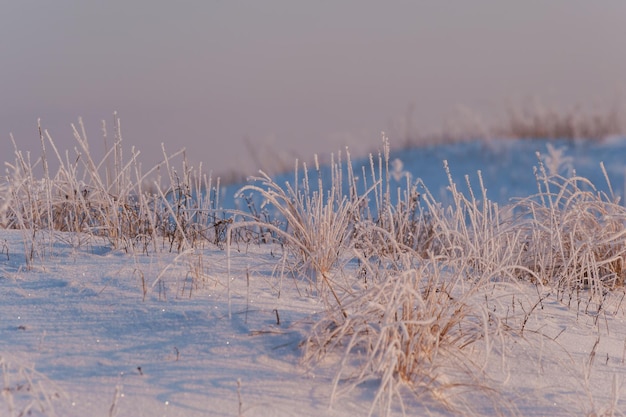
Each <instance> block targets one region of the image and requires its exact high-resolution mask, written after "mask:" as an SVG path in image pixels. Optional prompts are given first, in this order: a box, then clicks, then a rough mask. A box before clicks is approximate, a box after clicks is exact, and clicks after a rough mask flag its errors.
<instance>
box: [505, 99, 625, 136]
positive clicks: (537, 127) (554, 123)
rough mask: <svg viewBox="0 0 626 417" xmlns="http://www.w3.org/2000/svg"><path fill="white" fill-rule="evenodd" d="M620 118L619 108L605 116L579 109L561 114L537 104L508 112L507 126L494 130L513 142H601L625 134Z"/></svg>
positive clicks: (603, 113) (614, 107) (609, 111)
mask: <svg viewBox="0 0 626 417" xmlns="http://www.w3.org/2000/svg"><path fill="white" fill-rule="evenodd" d="M620 116H621V115H620V109H619V107H618V106H613V107H612V108H610V109H609V110H608V111H603V112H589V111H583V109H582V108H580V107H579V106H578V107H574V108H572V109H569V110H566V111H559V110H556V109H554V108H550V107H546V106H544V105H542V104H540V103H537V102H536V103H533V104H532V105H528V106H526V107H523V108H521V109H519V108H518V109H509V110H508V122H507V123H506V124H505V125H504V126H503V127H500V128H496V129H494V134H495V135H498V136H502V137H512V138H531V139H537V138H542V139H563V138H567V139H595V140H600V139H603V138H605V137H607V136H610V135H616V134H619V133H623V132H624V126H623V124H622V120H621V118H620Z"/></svg>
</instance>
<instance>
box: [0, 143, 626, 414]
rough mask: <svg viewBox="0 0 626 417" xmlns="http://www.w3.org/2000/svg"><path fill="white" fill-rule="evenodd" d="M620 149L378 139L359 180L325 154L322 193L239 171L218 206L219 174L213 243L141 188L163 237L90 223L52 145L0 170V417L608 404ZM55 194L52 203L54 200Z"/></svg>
mask: <svg viewBox="0 0 626 417" xmlns="http://www.w3.org/2000/svg"><path fill="white" fill-rule="evenodd" d="M537 151H539V152H541V153H542V155H543V156H542V160H543V163H544V164H543V165H540V164H539V160H538V159H537V155H536V152H537ZM48 156H49V155H48ZM83 156H84V154H83ZM624 157H626V140H625V139H624V138H608V139H607V140H605V141H602V142H585V141H577V142H571V141H570V142H568V141H552V142H547V141H531V140H508V141H501V142H498V141H492V142H469V143H459V144H448V145H440V146H432V147H428V148H416V149H410V150H405V151H395V152H392V153H391V155H390V156H389V157H388V160H389V173H386V171H385V168H384V160H385V159H386V158H385V155H384V150H383V155H382V157H381V160H382V161H383V164H382V165H380V166H379V165H378V162H377V161H378V155H374V157H373V163H372V164H373V167H374V168H373V171H375V172H374V174H372V173H371V172H370V169H371V165H370V160H368V159H365V160H363V161H349V160H348V158H345V155H344V160H343V161H342V162H341V166H342V167H344V166H346V165H348V162H349V163H350V164H352V165H353V169H352V172H356V173H357V174H355V177H354V178H348V177H349V176H350V174H348V173H346V172H347V170H344V171H341V170H340V171H341V172H343V174H342V175H345V177H344V178H342V179H341V180H337V177H336V176H337V175H339V174H338V171H333V170H331V169H330V168H328V167H326V168H320V171H324V172H326V174H327V175H326V174H323V175H322V177H324V176H327V177H328V178H325V181H326V182H325V183H324V184H323V185H322V187H319V185H318V183H317V175H315V176H313V175H312V176H311V178H310V182H311V184H314V185H315V187H313V185H308V184H307V180H306V179H305V178H304V175H303V173H302V171H301V172H299V174H298V175H300V177H298V178H297V179H295V178H294V173H291V174H285V176H284V177H283V176H279V177H277V178H275V179H273V180H271V179H268V182H267V183H266V184H261V183H259V182H257V183H251V185H250V186H249V188H248V189H245V190H243V192H242V195H243V196H246V195H250V197H249V199H248V203H246V202H244V201H242V200H239V201H238V202H237V203H236V202H235V200H234V197H233V196H234V194H235V191H236V190H237V189H238V188H240V187H241V186H243V185H244V184H241V185H239V186H228V187H222V188H221V197H222V200H221V202H220V203H219V205H220V207H219V209H220V210H223V212H221V213H223V214H222V216H223V217H222V218H223V219H226V220H227V221H225V222H223V223H219V221H216V220H215V218H214V219H213V223H211V224H212V227H213V229H214V231H215V233H214V235H215V236H217V235H218V233H217V228H218V227H217V224H218V223H219V224H220V225H225V226H230V227H232V229H231V232H232V233H231V235H230V236H231V238H232V239H231V240H230V241H229V240H228V239H227V238H226V236H227V233H226V229H220V230H221V232H220V233H222V234H221V235H220V236H218V237H217V238H216V241H217V244H216V243H215V242H213V241H211V239H203V238H202V236H204V235H202V233H199V232H198V233H196V232H197V230H196V232H192V231H191V227H190V228H188V229H184V226H185V225H183V224H182V220H181V219H187V220H188V219H189V217H185V215H182V214H181V213H183V212H185V213H187V212H188V210H189V206H185V205H182V204H178V205H177V202H178V203H180V201H181V200H180V198H178V199H177V197H175V196H174V197H172V195H169V197H168V196H166V195H165V194H166V193H165V192H164V193H163V194H162V195H163V196H164V197H165V198H166V200H167V201H169V202H170V203H171V205H170V206H169V207H165V208H164V209H163V211H161V212H157V209H156V208H154V206H149V205H146V206H145V208H147V207H152V208H151V209H146V212H145V213H144V212H141V213H142V216H147V217H149V215H150V213H152V214H155V217H154V218H156V215H161V216H162V217H163V216H164V217H170V219H169V220H167V221H165V222H164V223H167V224H169V226H167V227H170V228H171V227H174V228H175V230H178V231H179V230H181V229H184V233H182V234H176V233H177V232H175V231H174V232H172V231H171V230H173V229H167V227H165V226H163V228H162V229H161V230H162V231H165V232H166V231H167V230H170V234H169V235H167V233H165V235H163V234H161V235H157V234H156V232H155V231H154V230H152V229H150V231H148V230H147V229H146V231H145V233H144V234H141V233H135V234H134V235H132V236H130V237H128V236H126V238H128V239H124V238H120V237H119V236H117V235H115V236H114V235H113V234H112V232H111V230H112V229H107V230H105V231H104V232H103V231H102V230H103V229H98V228H97V227H95V226H94V223H93V222H95V221H97V220H98V219H100V217H99V215H95V214H93V213H94V210H95V211H97V210H99V209H97V208H94V206H96V204H95V203H94V201H95V200H90V199H91V198H92V197H91V196H92V195H94V197H93V198H94V199H95V198H96V197H95V193H96V191H94V190H95V189H96V185H95V184H96V183H97V182H98V181H97V180H94V175H93V174H94V172H95V171H96V170H102V169H104V167H105V166H106V165H107V164H102V165H100V166H97V167H96V166H95V165H97V164H95V165H94V166H92V167H91V168H89V166H91V165H89V163H85V165H84V166H88V168H85V169H86V170H87V171H86V172H88V174H87V175H82V174H80V172H81V171H80V169H81V168H80V167H83V165H82V162H81V163H76V164H74V163H73V162H72V161H74V159H73V157H69V158H65V157H64V156H63V157H59V160H64V161H65V160H66V161H68V162H67V164H66V165H63V166H64V168H62V169H61V171H62V172H61V173H60V174H50V173H48V174H46V173H45V171H46V169H47V168H46V166H45V165H44V164H42V165H39V167H40V168H43V170H42V172H44V173H43V174H41V175H40V176H39V177H38V178H39V179H33V178H32V176H31V177H29V175H31V174H32V173H33V172H35V170H31V169H29V167H27V166H26V167H24V166H23V167H22V168H20V167H19V163H18V162H16V163H13V162H11V164H10V165H8V166H7V172H8V174H7V179H6V180H5V181H4V182H3V183H2V185H1V187H2V188H0V192H2V195H3V197H2V200H1V201H0V202H1V203H2V213H1V214H2V222H3V224H4V225H5V226H6V228H3V229H0V299H1V302H0V377H1V384H2V395H1V396H0V415H2V416H11V417H14V416H27V415H30V416H63V417H73V416H76V417H84V416H102V417H112V416H150V417H153V416H169V417H194V416H312V417H313V416H315V417H317V416H351V417H352V416H364V415H393V416H396V415H407V416H430V415H432V416H456V415H476V416H500V415H503V416H509V415H519V416H600V415H602V416H621V415H624V414H626V385H625V384H626V363H625V361H626V314H625V312H626V302H624V296H625V292H624V285H623V284H624V278H625V277H626V269H623V268H624V256H626V236H624V235H626V231H625V229H624V225H625V224H626V223H625V222H626V209H624V207H623V205H621V204H622V203H621V202H620V203H618V202H617V200H616V199H617V197H618V196H620V195H622V194H623V193H624V192H623V190H624V172H625V168H626V164H625V163H624ZM115 158H117V156H116V157H115ZM18 159H19V158H18ZM83 159H84V158H83ZM444 160H447V164H448V166H449V168H450V171H451V175H452V179H453V183H454V186H451V185H450V183H449V179H448V176H447V173H446V170H445V169H444V165H443V161H444ZM116 161H117V159H116ZM131 161H132V158H131ZM602 161H603V162H604V166H605V171H606V172H607V173H608V176H609V177H610V179H611V184H612V193H611V191H610V190H609V188H608V186H607V185H606V180H605V175H604V173H603V170H602V168H601V166H600V162H602ZM334 162H335V163H337V161H336V160H334ZM33 164H34V161H33ZM361 165H363V166H364V167H365V169H361ZM112 166H113V164H111V167H112ZM71 167H78V168H77V169H76V170H74V171H72V169H70V168H71ZM533 167H537V170H536V171H533ZM542 167H543V168H542ZM110 169H113V168H110ZM119 170H120V171H118V172H122V173H123V172H125V171H123V170H122V168H119ZM477 170H481V176H480V177H479V175H478V174H477ZM168 171H169V172H172V169H170V168H169V167H168ZM168 171H166V170H165V169H163V172H164V173H162V175H163V176H164V177H166V176H167V172H168ZM314 171H315V170H314ZM331 171H332V172H331ZM72 172H74V174H73V175H67V174H68V173H72ZM180 172H184V169H183V170H181V171H180ZM407 174H408V176H409V179H408V181H409V186H408V188H409V190H408V191H407V187H405V186H404V184H406V183H407ZM466 174H467V175H469V179H470V182H471V186H472V188H471V191H470V190H469V189H468V187H467V183H466V180H465V179H464V176H465V175H466ZM32 175H34V174H32ZM559 175H561V176H559ZM573 175H578V176H579V177H578V179H577V180H569V178H571V177H572V176H573ZM106 177H107V176H106V175H102V178H106ZM118 177H120V176H118ZM137 177H140V176H139V175H138V176H137ZM331 177H332V178H331ZM418 178H421V179H422V180H423V183H424V184H425V185H426V187H428V188H427V190H426V189H424V188H423V185H422V183H419V182H418V183H416V182H415V181H416V180H417V179H418ZM480 178H482V182H483V185H484V188H483V187H481V186H480ZM76 179H77V180H76ZM333 179H334V180H333ZM75 180H76V181H75ZM175 180H176V178H175ZM365 180H367V184H364V181H365ZM587 180H589V181H590V182H591V183H593V184H594V185H595V186H596V187H597V189H596V190H594V189H592V188H591V186H590V184H589V183H587ZM285 181H289V184H298V186H297V187H298V188H296V189H293V193H290V192H289V188H288V187H290V185H286V184H285ZM351 181H353V182H354V183H357V182H358V183H359V184H363V186H362V187H361V185H359V186H358V187H355V189H356V188H359V189H361V191H360V192H359V195H358V196H356V197H354V198H353V197H348V198H342V197H339V196H338V194H337V193H338V190H337V189H336V188H337V187H334V188H333V187H331V182H333V184H334V185H337V184H339V183H341V182H344V183H350V182H351ZM377 181H380V182H378V183H377ZM174 182H175V181H174ZM121 183H122V182H117V184H118V185H119V184H121ZM37 184H38V185H39V188H37V189H35V188H36V185H37ZM46 184H52V185H53V186H52V187H48V186H47V185H46ZM67 184H75V185H76V186H75V188H73V189H74V191H75V193H74V196H72V194H71V193H69V194H65V195H61V196H60V197H58V196H59V195H60V193H61V191H59V190H61V189H63V186H62V185H67ZM387 185H389V188H390V191H389V193H388V194H386V193H387V190H386V187H387ZM26 186H28V187H31V188H28V190H30V191H28V192H26V191H24V190H27V188H24V187H26ZM273 186H277V187H278V188H272V187H273ZM47 187H48V188H47ZM254 187H258V188H254ZM308 187H310V188H308ZM370 187H371V189H370V190H369V192H366V191H365V190H364V189H367V188H370ZM397 187H401V190H402V191H401V192H400V194H397V193H396V188H397ZM402 187H403V188H402ZM546 187H552V188H550V189H546ZM208 188H209V189H210V188H211V187H208ZM320 188H324V190H325V191H323V192H322V194H325V195H326V198H322V199H320V198H318V197H319V194H317V193H316V191H311V190H319V189H320ZM106 189H107V190H108V192H109V194H111V195H113V194H114V193H113V191H114V189H115V187H108V188H106ZM355 189H354V190H355ZM485 189H486V190H485ZM129 190H130V191H128V193H127V194H128V195H131V194H132V192H135V191H137V188H132V187H129ZM174 190H177V189H176V188H174ZM280 190H283V191H280ZM285 190H287V191H285ZM298 190H300V191H298ZM602 190H604V191H605V192H606V195H605V194H601V193H602ZM83 191H84V193H83ZM87 191H89V193H88V192H87ZM352 191H353V188H351V187H350V186H349V185H348V186H346V188H345V192H343V194H349V192H352ZM116 192H117V194H115V195H116V196H120V195H123V194H124V192H125V191H124V190H122V191H120V190H119V189H117V191H116ZM417 192H419V197H417V195H418V194H417ZM153 193H155V191H153ZM281 193H282V194H281ZM88 194H89V195H88ZM192 194H193V192H188V194H187V195H192ZM537 194H539V195H537ZM103 195H104V194H103ZM386 195H390V196H397V197H389V199H388V200H386V197H385V196H386ZM533 195H537V196H536V197H534V198H529V197H530V196H533ZM38 196H43V197H41V198H44V199H45V198H46V196H47V198H48V199H49V200H48V202H45V203H44V204H43V206H44V210H43V211H42V212H41V213H39V214H38V216H40V217H41V218H42V219H43V220H42V223H36V222H35V223H32V224H39V225H40V226H35V228H34V229H33V228H31V227H26V228H22V227H19V226H28V225H29V224H31V223H29V221H31V220H32V221H35V220H37V218H36V217H37V216H35V215H33V214H32V211H31V214H28V209H29V208H31V209H32V208H33V207H39V206H37V205H36V204H35V203H36V201H39V200H38V199H39V198H40V197H38ZM55 196H57V197H55ZM298 196H299V197H298ZM485 196H486V197H487V199H489V201H487V200H486V199H485ZM17 197H19V198H22V199H23V200H22V201H21V202H18V201H16V200H15V198H17ZM283 197H284V199H283ZM513 197H521V198H529V199H527V200H525V201H523V202H518V201H517V200H515V199H513ZM29 198H32V200H33V201H32V202H30V203H28V204H27V203H26V201H27V200H28V199H29ZM98 198H100V199H101V201H104V200H106V198H107V197H102V196H100V197H98ZM168 198H169V200H168ZM73 199H76V201H79V202H80V204H82V205H83V207H87V208H88V210H87V211H86V212H88V213H92V214H91V216H92V217H89V219H88V220H85V223H86V224H87V226H85V227H83V228H79V229H72V228H70V224H77V223H76V220H77V216H78V214H77V211H76V210H77V209H76V207H78V206H72V207H74V208H71V207H69V208H68V206H64V205H62V203H63V202H68V201H72V200H73ZM112 200H115V201H116V202H117V201H118V200H119V199H117V198H116V199H112ZM59 201H60V202H59ZM128 201H131V200H128ZM263 201H268V202H269V203H272V202H273V203H275V204H273V205H272V204H270V205H267V206H262V203H263ZM329 201H330V203H329ZM392 201H393V202H392ZM29 204H30V205H29ZM98 204H100V203H98ZM281 204H282V206H281ZM403 204H404V206H403ZM411 204H417V205H419V207H421V208H420V209H419V210H418V209H416V206H415V205H414V206H412V207H413V208H412V209H407V207H408V206H410V205H411ZM512 204H515V207H514V208H513V207H512V206H511V205H512ZM200 206H201V204H200ZM248 206H252V208H249V207H248ZM277 206H278V208H277ZM18 207H21V208H18ZM46 207H47V208H46ZM98 207H100V206H98ZM117 207H118V208H117V212H121V211H123V208H124V207H123V206H121V205H120V206H117ZM142 207H143V206H142ZM181 207H182V209H183V210H179V209H181ZM194 207H196V209H198V208H197V206H194ZM403 207H404V208H403ZM50 208H52V209H50ZM374 208H375V209H376V211H377V212H378V213H379V214H378V215H376V214H373V215H366V214H364V213H367V211H368V210H369V209H372V210H374ZM235 209H237V210H239V212H236V211H234V210H235ZM73 210H74V211H73ZM150 210H152V211H150ZM185 210H187V211H185ZM229 210H231V211H229ZM255 210H256V211H257V212H258V213H257V216H256V218H255V217H254V216H253V215H252V214H248V215H244V214H242V213H243V212H246V211H247V212H248V213H251V212H252V211H255ZM403 210H404V211H403ZM61 212H62V213H61ZM59 213H61V214H59ZM98 213H101V212H98ZM110 213H111V212H109V216H111V217H115V214H110ZM163 213H166V214H165V215H163ZM380 213H382V214H380ZM280 215H283V216H293V218H292V220H291V221H286V223H284V222H283V223H281V221H280V219H281V218H284V217H280ZM298 215H300V216H302V217H300V218H296V217H297V216H298ZM29 216H30V217H29ZM46 216H49V218H48V219H47V220H46ZM74 216H76V217H74ZM264 216H265V217H264ZM408 216H414V217H411V218H409V217H408ZM57 217H58V219H59V220H58V221H57V220H56V218H57ZM154 218H152V219H153V220H150V222H148V223H146V224H150V225H152V226H155V225H156V224H157V223H156V220H154ZM268 218H269V220H268V221H267V223H265V224H264V223H262V221H264V219H268ZM141 219H142V218H140V216H137V218H134V219H131V222H133V221H134V222H137V223H138V222H140V221H142V220H141ZM168 222H169V223H168ZM175 222H178V223H175ZM173 223H175V224H174V225H173ZM41 224H43V225H56V226H55V227H43V226H41ZM285 224H287V225H288V226H285ZM132 226H133V225H132V224H131V225H130V226H128V227H129V229H125V230H130V229H132ZM299 226H300V227H301V228H298V227H299ZM342 227H344V228H343V229H342ZM120 230H121V229H120ZM194 233H195V234H194ZM246 233H247V234H246Z"/></svg>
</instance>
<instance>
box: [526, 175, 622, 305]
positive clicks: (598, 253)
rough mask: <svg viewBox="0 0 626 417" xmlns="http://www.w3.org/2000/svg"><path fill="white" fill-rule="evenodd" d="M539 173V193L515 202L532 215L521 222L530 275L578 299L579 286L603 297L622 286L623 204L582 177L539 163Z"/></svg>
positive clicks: (591, 293)
mask: <svg viewBox="0 0 626 417" xmlns="http://www.w3.org/2000/svg"><path fill="white" fill-rule="evenodd" d="M605 176H606V172H605ZM537 178H538V186H539V193H538V194H537V195H535V196H532V197H529V198H526V199H524V200H522V201H520V203H519V204H518V205H517V207H518V208H520V209H521V210H522V214H523V215H525V216H526V217H527V218H530V221H528V222H526V223H524V224H523V225H520V226H522V229H523V230H524V234H523V236H522V241H523V245H524V246H523V252H522V255H523V256H522V259H521V262H522V264H523V265H525V266H526V267H527V268H528V269H529V270H531V271H533V272H534V276H533V279H537V280H539V282H540V283H541V284H544V285H550V286H553V287H555V288H556V289H557V290H558V292H559V293H561V294H562V295H564V294H566V295H569V296H570V298H571V296H573V295H574V294H576V296H575V297H576V299H578V300H579V301H580V296H581V293H580V291H581V290H590V292H589V294H590V296H595V295H600V296H602V295H603V294H604V293H605V292H606V291H610V290H613V289H615V288H617V287H622V286H623V285H624V280H625V279H626V270H625V263H624V262H625V257H626V229H625V226H626V209H625V208H624V207H623V206H621V205H619V204H618V203H617V200H616V199H615V198H614V197H611V196H609V195H607V194H605V193H603V192H600V191H598V190H597V189H596V188H595V186H594V185H593V184H592V183H591V182H590V181H589V180H587V179H586V178H582V177H578V176H571V177H568V178H566V177H563V176H560V175H558V174H554V173H549V172H548V171H547V170H546V169H545V167H544V166H543V165H540V168H539V169H538V170H537ZM607 181H608V177H607ZM609 189H610V183H609Z"/></svg>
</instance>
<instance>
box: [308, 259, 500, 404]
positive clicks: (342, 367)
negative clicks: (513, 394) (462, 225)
mask: <svg viewBox="0 0 626 417" xmlns="http://www.w3.org/2000/svg"><path fill="white" fill-rule="evenodd" d="M361 261H362V262H363V263H364V264H365V265H366V268H368V269H370V272H369V273H370V275H371V276H378V280H377V281H376V282H371V281H370V282H369V285H367V286H363V287H362V289H361V291H355V292H353V293H352V294H350V295H349V296H347V297H346V298H345V299H344V309H345V311H346V312H347V317H344V316H343V315H342V314H338V312H337V311H335V312H332V311H330V312H327V313H326V314H325V315H323V316H322V318H321V319H320V320H318V321H317V322H316V323H315V324H314V326H313V328H312V330H311V332H310V335H309V337H308V338H307V340H306V343H305V345H304V346H305V356H304V358H305V362H306V363H308V364H313V365H315V364H317V363H318V362H320V361H322V360H329V361H331V362H333V363H336V366H337V373H336V377H335V379H334V382H333V391H332V399H335V398H337V397H340V396H342V395H345V394H347V393H348V392H350V391H353V390H355V389H357V388H358V386H359V385H361V384H363V383H366V382H368V381H376V383H377V384H378V389H377V390H376V395H375V397H374V398H373V399H372V406H371V409H370V415H371V414H372V413H374V412H375V410H376V409H378V410H379V412H380V415H390V414H391V413H392V410H393V409H398V408H399V409H401V410H402V412H403V413H404V412H406V405H405V401H406V400H408V398H409V397H415V398H417V399H419V401H434V402H436V403H439V404H441V405H444V406H445V407H447V408H449V409H451V410H454V411H456V412H463V413H464V414H473V413H475V414H479V413H478V412H476V411H475V410H472V404H471V402H470V401H468V398H467V397H466V396H465V395H466V394H467V393H468V392H472V393H473V394H472V395H485V397H487V398H490V400H491V401H492V402H493V403H494V406H495V407H501V406H502V404H501V402H500V400H499V399H498V395H497V392H496V391H495V390H493V389H492V388H490V387H489V383H488V378H487V377H486V376H485V374H484V372H483V367H484V364H483V363H476V362H474V361H473V360H471V359H470V357H474V358H479V357H482V358H483V360H485V361H488V360H489V359H488V358H490V357H491V356H493V355H492V354H495V353H494V352H492V350H493V348H494V346H495V344H497V343H499V342H500V341H501V339H502V337H503V335H504V333H505V327H504V326H503V325H502V324H501V323H500V319H499V318H497V317H496V316H495V315H494V314H493V313H492V312H490V311H489V310H488V308H487V304H488V303H486V302H484V299H485V297H488V296H489V293H490V291H491V287H490V286H489V285H487V283H488V281H484V282H473V283H471V284H469V283H468V282H467V277H466V276H465V274H464V273H463V271H461V272H455V271H454V270H453V269H452V267H450V265H449V264H448V263H447V261H446V260H445V259H442V258H434V257H432V258H430V259H429V260H427V261H423V260H422V261H416V258H414V257H413V256H412V254H409V253H405V254H404V255H403V256H401V257H400V260H399V261H398V262H397V263H394V265H392V266H391V265H380V264H379V263H373V262H368V261H367V260H366V259H361ZM390 266H391V267H390ZM372 269H377V270H378V271H377V272H374V271H371V270H372ZM479 298H482V299H483V302H477V299H479ZM476 350H479V351H481V352H482V354H480V355H478V354H477V353H476ZM470 351H471V352H472V355H471V356H470V354H469V352H470ZM407 395H408V396H409V397H407Z"/></svg>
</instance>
